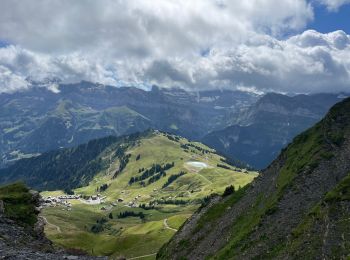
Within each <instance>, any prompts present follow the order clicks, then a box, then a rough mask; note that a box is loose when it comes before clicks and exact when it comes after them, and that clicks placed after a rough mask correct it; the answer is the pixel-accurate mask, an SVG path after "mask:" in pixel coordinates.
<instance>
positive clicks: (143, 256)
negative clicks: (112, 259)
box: [127, 253, 157, 260]
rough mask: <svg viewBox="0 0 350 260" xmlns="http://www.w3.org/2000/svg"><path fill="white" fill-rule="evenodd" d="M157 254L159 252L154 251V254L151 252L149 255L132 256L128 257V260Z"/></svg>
mask: <svg viewBox="0 0 350 260" xmlns="http://www.w3.org/2000/svg"><path fill="white" fill-rule="evenodd" d="M156 254H157V253H153V254H149V255H141V256H136V257H131V258H128V259H127V260H133V259H140V258H144V257H148V256H153V255H156Z"/></svg>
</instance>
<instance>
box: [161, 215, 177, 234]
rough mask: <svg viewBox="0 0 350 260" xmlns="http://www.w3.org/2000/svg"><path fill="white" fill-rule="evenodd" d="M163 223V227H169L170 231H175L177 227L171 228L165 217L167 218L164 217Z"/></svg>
mask: <svg viewBox="0 0 350 260" xmlns="http://www.w3.org/2000/svg"><path fill="white" fill-rule="evenodd" d="M163 224H164V227H165V228H167V229H170V230H172V231H175V232H177V229H175V228H172V227H169V225H168V219H167V218H166V219H164V221H163Z"/></svg>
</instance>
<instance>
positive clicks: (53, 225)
mask: <svg viewBox="0 0 350 260" xmlns="http://www.w3.org/2000/svg"><path fill="white" fill-rule="evenodd" d="M41 217H42V218H43V220H44V221H45V223H46V224H47V225H49V226H51V227H54V228H55V229H56V230H57V232H58V233H62V231H61V228H60V227H59V226H56V225H55V224H52V223H50V222H49V221H47V218H45V217H43V216H41Z"/></svg>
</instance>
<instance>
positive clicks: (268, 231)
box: [158, 99, 350, 259]
mask: <svg viewBox="0 0 350 260" xmlns="http://www.w3.org/2000/svg"><path fill="white" fill-rule="evenodd" d="M349 174H350V99H346V100H344V101H342V102H340V103H338V104H336V105H335V106H334V107H333V108H332V109H331V110H330V112H329V113H328V114H327V115H326V117H325V118H324V119H323V120H322V121H320V122H319V123H317V124H316V125H315V126H314V127H312V128H310V129H309V130H307V131H306V132H304V133H302V134H301V135H299V136H297V137H296V138H295V139H294V140H293V142H292V144H290V145H289V146H288V147H287V148H285V149H284V150H283V151H282V153H281V154H280V155H279V156H278V158H277V159H276V160H275V161H274V162H273V163H272V164H271V165H270V166H269V167H268V168H267V169H266V170H264V171H263V172H262V173H261V174H260V176H259V177H258V178H256V179H255V180H254V181H253V182H252V183H251V185H248V186H246V187H245V188H243V189H241V190H239V191H237V192H236V193H234V194H233V195H231V196H230V197H227V198H223V199H221V200H220V201H219V202H217V203H214V205H212V206H211V207H209V208H208V207H205V208H204V209H202V211H203V210H204V211H203V212H202V211H199V212H198V213H197V214H195V215H194V216H193V217H192V218H191V219H190V220H189V221H188V222H187V224H185V225H184V226H183V227H182V229H181V230H180V231H179V232H178V233H177V234H176V235H175V236H174V238H173V239H172V240H171V241H170V242H169V243H168V244H167V245H166V246H164V247H163V248H162V250H160V252H159V254H158V258H159V259H204V258H209V259H211V258H212V259H258V258H259V259H266V258H274V259H300V258H307V259H332V258H333V259H346V258H347V257H349V254H350V244H349V241H350V235H349V234H350V232H349V226H350V222H349V221H350V200H349V199H350V198H349V190H350V185H349Z"/></svg>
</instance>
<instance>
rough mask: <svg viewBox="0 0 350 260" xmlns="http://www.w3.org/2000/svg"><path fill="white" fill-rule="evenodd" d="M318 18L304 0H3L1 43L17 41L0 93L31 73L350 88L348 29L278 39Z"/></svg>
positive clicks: (291, 88)
mask: <svg viewBox="0 0 350 260" xmlns="http://www.w3.org/2000/svg"><path fill="white" fill-rule="evenodd" d="M329 2H330V1H329ZM329 6H330V5H329ZM312 18H313V10H312V6H311V4H310V3H309V2H307V1H306V0H284V1H280V0H254V1H240V0H231V1H228V0H191V1H188V0H177V1H171V0H168V1H165V0H153V1H147V0H129V1H114V0H113V1H112V0H101V1H94V0H86V1H80V0H76V1H69V0H60V1H58V0H36V1H30V0H22V1H20V0H2V1H1V8H0V40H3V41H6V42H10V43H12V45H10V46H7V47H3V48H0V92H4V91H14V90H16V89H23V88H28V87H29V85H28V84H30V83H28V81H26V80H25V79H26V78H27V77H30V78H32V79H34V80H44V79H46V78H52V77H58V78H60V79H62V81H63V82H76V81H80V80H88V81H92V82H99V83H102V84H109V85H122V84H126V85H147V84H159V85H161V86H164V87H171V86H180V87H185V88H192V89H193V88H195V89H200V88H215V87H220V88H223V87H227V88H242V87H244V88H246V90H254V91H258V92H260V91H270V90H275V91H283V92H319V91H344V90H347V89H348V86H349V83H350V77H349V71H350V62H349V60H350V59H349V56H350V47H349V46H350V43H349V36H348V35H346V34H345V33H344V32H342V31H337V32H334V33H330V34H320V33H317V32H315V31H305V32H304V33H301V34H297V35H296V36H293V37H291V38H289V39H287V40H280V39H281V38H283V37H281V36H283V35H284V34H285V33H286V32H288V33H290V32H291V31H294V32H297V31H301V30H302V29H303V28H304V27H305V25H306V24H307V22H308V21H310V20H311V19H312ZM330 86H331V88H330ZM52 90H55V88H52ZM55 91H56V90H55Z"/></svg>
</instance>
